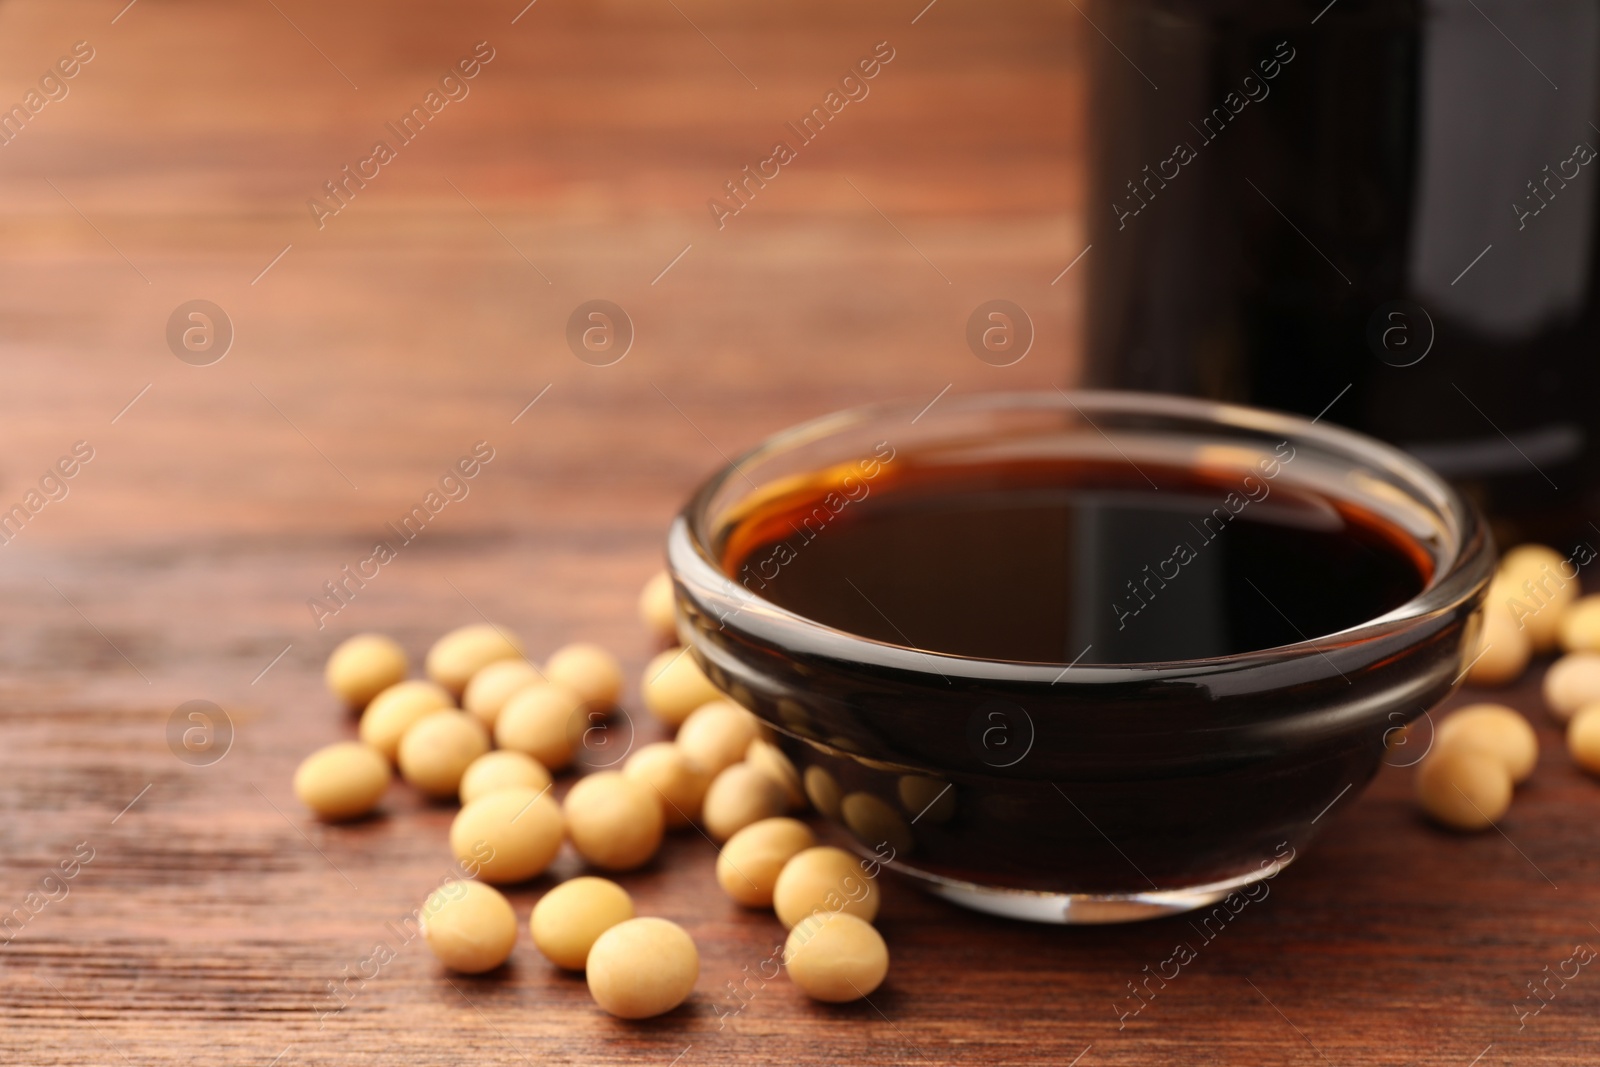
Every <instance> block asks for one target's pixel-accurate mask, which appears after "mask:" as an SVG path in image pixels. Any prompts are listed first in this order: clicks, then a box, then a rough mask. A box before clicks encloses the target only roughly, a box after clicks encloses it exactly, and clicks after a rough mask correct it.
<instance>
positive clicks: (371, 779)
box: [294, 741, 392, 820]
mask: <svg viewBox="0 0 1600 1067" xmlns="http://www.w3.org/2000/svg"><path fill="white" fill-rule="evenodd" d="M391 777H392V774H391V772H390V770H389V761H388V760H386V759H384V758H383V753H381V752H379V751H377V750H376V749H374V748H372V747H371V746H370V745H364V744H362V743H361V742H359V741H340V742H338V743H337V744H332V745H328V746H327V747H326V748H319V749H317V751H315V752H313V753H311V755H309V756H307V757H306V758H305V761H304V762H302V763H301V764H300V767H299V769H298V770H296V771H295V772H294V795H295V796H296V797H298V798H300V803H302V804H304V805H305V806H306V807H308V808H310V809H311V810H312V811H314V812H316V813H317V814H318V815H320V816H321V817H322V818H324V819H329V820H338V819H354V818H357V817H358V816H361V815H365V814H366V813H367V812H369V811H371V810H372V809H373V808H375V807H377V806H378V801H379V800H381V799H383V793H384V790H386V789H388V788H389V780H390V778H391Z"/></svg>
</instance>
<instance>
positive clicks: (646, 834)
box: [561, 771, 665, 871]
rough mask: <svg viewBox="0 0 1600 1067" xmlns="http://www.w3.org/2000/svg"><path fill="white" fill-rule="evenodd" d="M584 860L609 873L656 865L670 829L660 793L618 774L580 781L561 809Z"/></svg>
mask: <svg viewBox="0 0 1600 1067" xmlns="http://www.w3.org/2000/svg"><path fill="white" fill-rule="evenodd" d="M561 810H562V812H563V814H564V815H565V816H566V820H567V836H568V837H569V838H571V840H572V847H573V848H575V849H577V850H578V854H579V855H580V856H582V857H583V858H584V859H586V860H588V861H589V862H590V863H592V864H594V865H595V866H596V867H599V868H602V869H603V870H608V871H629V870H632V869H633V868H635V867H641V866H643V865H644V864H646V863H648V862H650V859H651V857H653V856H654V855H655V854H656V850H657V849H659V848H660V847H661V835H662V830H663V829H664V826H665V823H664V820H663V818H662V815H661V802H660V801H659V800H657V799H656V793H655V790H653V789H651V788H650V787H649V786H648V785H646V784H645V783H643V782H640V781H637V780H635V779H633V778H629V777H627V776H626V775H623V774H621V773H619V772H617V771H602V772H600V773H599V774H591V775H589V776H588V777H586V778H580V779H579V780H578V782H577V784H576V785H574V786H573V787H572V788H571V789H570V790H568V792H567V799H566V800H565V801H564V802H563V804H562V806H561Z"/></svg>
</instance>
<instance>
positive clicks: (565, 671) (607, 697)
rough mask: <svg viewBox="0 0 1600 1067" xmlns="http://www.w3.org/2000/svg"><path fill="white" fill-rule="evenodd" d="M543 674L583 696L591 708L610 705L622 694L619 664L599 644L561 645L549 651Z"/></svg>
mask: <svg viewBox="0 0 1600 1067" xmlns="http://www.w3.org/2000/svg"><path fill="white" fill-rule="evenodd" d="M544 673H545V677H546V678H548V679H550V681H552V682H554V683H556V684H557V685H564V686H566V687H567V688H568V689H570V690H572V691H573V692H574V693H577V694H578V695H579V696H580V697H582V698H583V702H584V705H585V706H586V707H590V708H609V707H612V706H613V705H615V704H616V702H617V698H618V697H620V696H622V665H621V664H619V663H618V662H617V657H615V656H613V655H612V654H611V653H609V652H607V651H606V650H605V649H603V648H601V647H600V646H599V645H590V644H583V643H581V642H580V643H577V644H571V645H563V646H562V647H561V648H558V649H556V650H555V651H554V652H552V653H551V654H550V659H549V660H548V661H546V663H545V665H544Z"/></svg>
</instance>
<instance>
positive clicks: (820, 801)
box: [804, 766, 842, 819]
mask: <svg viewBox="0 0 1600 1067" xmlns="http://www.w3.org/2000/svg"><path fill="white" fill-rule="evenodd" d="M804 782H805V787H806V797H807V799H809V800H810V801H811V806H812V807H814V808H816V809H817V810H818V811H819V812H821V813H822V814H823V815H826V816H827V817H828V818H830V819H837V818H838V817H839V803H840V801H841V799H842V794H841V791H840V789H839V783H838V782H837V781H835V780H834V777H833V775H831V774H829V773H828V772H827V771H825V770H823V769H822V768H821V767H816V766H812V767H807V768H806V773H805V778H804Z"/></svg>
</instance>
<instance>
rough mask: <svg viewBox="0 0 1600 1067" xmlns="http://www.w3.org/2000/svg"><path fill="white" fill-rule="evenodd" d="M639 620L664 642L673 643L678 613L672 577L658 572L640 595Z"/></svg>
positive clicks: (663, 572) (645, 584)
mask: <svg viewBox="0 0 1600 1067" xmlns="http://www.w3.org/2000/svg"><path fill="white" fill-rule="evenodd" d="M639 619H640V621H641V622H643V623H644V624H645V626H647V627H649V629H650V632H651V633H653V634H655V635H656V636H657V637H659V638H660V639H661V640H663V641H671V640H672V639H673V637H674V636H675V635H676V633H677V629H678V619H677V611H676V608H675V606H674V604H673V593H672V575H670V574H668V573H667V572H666V571H660V572H658V573H657V574H656V575H655V576H654V577H652V578H651V579H650V580H649V581H648V582H646V583H644V589H643V590H642V591H640V593H639Z"/></svg>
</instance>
